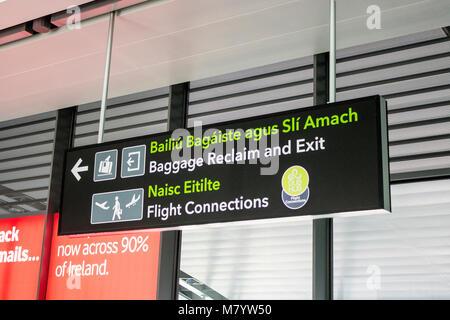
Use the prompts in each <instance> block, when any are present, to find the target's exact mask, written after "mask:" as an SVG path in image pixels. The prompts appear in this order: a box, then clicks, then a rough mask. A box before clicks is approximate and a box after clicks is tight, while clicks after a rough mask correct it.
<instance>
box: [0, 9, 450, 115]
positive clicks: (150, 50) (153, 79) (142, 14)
mask: <svg viewBox="0 0 450 320" xmlns="http://www.w3.org/2000/svg"><path fill="white" fill-rule="evenodd" d="M25 2H26V3H27V5H25V4H24V3H25ZM84 2H88V1H74V0H70V1H62V0H54V1H49V0H46V1H43V0H41V1H39V5H38V4H37V3H38V2H37V1H36V2H30V1H25V0H7V1H6V2H2V3H0V21H1V27H0V29H1V28H3V27H6V26H11V25H15V24H18V23H20V22H24V21H27V20H30V19H33V18H36V17H39V16H43V15H46V14H49V13H51V12H56V11H60V10H63V9H64V8H66V7H67V6H69V5H71V4H76V3H78V4H81V3H84ZM20 3H22V6H20V5H19V4H20ZM30 3H32V5H31V6H30ZM69 3H70V4H69ZM328 3H329V2H328V0H247V1H242V0H190V1H181V0H172V1H148V2H147V3H144V4H142V5H138V6H135V7H132V8H126V9H122V10H121V11H119V15H118V17H117V19H116V25H115V34H114V45H113V55H112V65H111V79H110V94H109V97H110V98H112V97H117V96H121V95H125V94H131V93H135V92H140V91H145V90H149V89H154V88H159V87H163V86H167V85H170V84H175V83H179V82H184V81H190V80H197V79H202V78H206V77H210V76H214V75H219V74H224V73H229V72H233V71H238V70H242V69H247V68H252V67H257V66H261V65H266V64H270V63H275V62H280V61H284V60H289V59H294V58H298V57H304V56H309V55H312V54H315V53H320V52H324V51H327V50H328V19H329V18H328ZM371 4H373V0H338V1H337V47H338V49H339V48H347V47H350V46H355V45H360V44H364V43H368V42H373V41H377V40H382V39H387V38H392V37H397V36H401V35H406V34H411V33H415V32H420V31H424V30H429V29H433V28H438V27H443V26H446V25H448V21H450V1H448V0H429V1H423V0H420V1H419V0H378V1H377V5H379V7H380V8H381V29H380V30H369V29H368V28H367V27H366V20H367V17H368V14H367V13H366V9H367V7H368V6H369V5H371ZM18 17H20V18H18ZM107 33H108V15H105V16H100V17H97V18H93V19H90V20H88V21H85V22H84V23H82V27H81V29H75V30H70V29H69V28H67V27H62V28H59V29H55V30H52V31H51V32H49V33H47V34H40V35H35V36H33V37H30V38H28V39H24V40H20V41H16V42H14V43H11V44H6V45H3V46H0V121H5V120H9V119H14V118H19V117H23V116H27V115H31V114H36V113H42V112H46V111H50V110H55V109H60V108H65V107H70V106H73V105H79V104H84V103H88V102H92V101H97V100H100V97H101V91H102V84H103V74H104V67H105V56H106V42H107Z"/></svg>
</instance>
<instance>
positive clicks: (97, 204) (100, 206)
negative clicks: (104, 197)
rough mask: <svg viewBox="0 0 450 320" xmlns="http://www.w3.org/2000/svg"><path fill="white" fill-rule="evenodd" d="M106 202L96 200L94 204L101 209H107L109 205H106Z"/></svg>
mask: <svg viewBox="0 0 450 320" xmlns="http://www.w3.org/2000/svg"><path fill="white" fill-rule="evenodd" d="M107 203H108V201H105V202H102V203H98V202H96V203H95V205H96V206H97V207H99V208H101V209H103V210H108V209H109V207H107V206H106V204H107Z"/></svg>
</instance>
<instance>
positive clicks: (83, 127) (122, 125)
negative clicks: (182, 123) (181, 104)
mask: <svg viewBox="0 0 450 320" xmlns="http://www.w3.org/2000/svg"><path fill="white" fill-rule="evenodd" d="M168 105H169V88H168V87H165V88H161V89H155V90H151V91H146V92H142V93H139V94H133V95H129V96H124V97H120V98H116V99H111V100H110V101H108V104H107V108H106V114H105V129H104V135H103V142H108V141H114V140H121V139H126V138H131V137H138V136H143V135H147V134H154V133H158V132H164V131H167V119H168ZM99 119H100V102H95V103H90V104H86V105H82V106H79V107H78V111H77V116H76V127H75V141H74V146H75V147H79V146H84V145H89V144H95V143H97V137H98V126H99Z"/></svg>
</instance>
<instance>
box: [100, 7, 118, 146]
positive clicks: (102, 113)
mask: <svg viewBox="0 0 450 320" xmlns="http://www.w3.org/2000/svg"><path fill="white" fill-rule="evenodd" d="M115 18H116V12H115V11H112V12H111V13H110V14H109V31H108V47H107V49H106V64H105V76H104V79H103V93H102V104H101V108H100V124H99V127H98V139H97V143H102V142H103V132H104V130H105V113H106V100H107V99H108V88H109V73H110V69H111V53H112V42H113V35H114V21H115Z"/></svg>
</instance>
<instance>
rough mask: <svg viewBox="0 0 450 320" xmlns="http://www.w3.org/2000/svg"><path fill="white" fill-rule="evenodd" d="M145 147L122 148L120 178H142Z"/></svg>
mask: <svg viewBox="0 0 450 320" xmlns="http://www.w3.org/2000/svg"><path fill="white" fill-rule="evenodd" d="M145 151H146V147H145V145H140V146H133V147H127V148H123V150H122V168H121V171H120V176H121V178H131V177H138V176H142V175H144V173H145Z"/></svg>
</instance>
